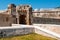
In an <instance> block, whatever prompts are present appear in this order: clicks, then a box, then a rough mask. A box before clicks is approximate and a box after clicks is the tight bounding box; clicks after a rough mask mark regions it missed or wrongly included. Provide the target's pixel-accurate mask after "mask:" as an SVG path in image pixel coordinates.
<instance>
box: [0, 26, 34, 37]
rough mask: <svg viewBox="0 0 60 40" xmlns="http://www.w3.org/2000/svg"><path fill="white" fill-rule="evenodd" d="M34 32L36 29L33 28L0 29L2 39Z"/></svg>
mask: <svg viewBox="0 0 60 40" xmlns="http://www.w3.org/2000/svg"><path fill="white" fill-rule="evenodd" d="M33 32H34V28H32V27H12V28H10V27H8V28H3V29H0V37H7V36H13V35H24V34H30V33H33Z"/></svg>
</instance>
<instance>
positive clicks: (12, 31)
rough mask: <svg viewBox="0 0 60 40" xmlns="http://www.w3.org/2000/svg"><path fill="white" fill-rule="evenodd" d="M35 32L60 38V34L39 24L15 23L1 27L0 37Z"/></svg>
mask: <svg viewBox="0 0 60 40" xmlns="http://www.w3.org/2000/svg"><path fill="white" fill-rule="evenodd" d="M33 32H35V33H37V34H42V35H45V36H48V37H53V38H59V39H60V35H59V34H57V33H55V32H52V31H50V30H47V29H44V28H41V27H39V26H33V25H19V24H14V25H12V27H0V37H7V36H13V35H25V34H30V33H33Z"/></svg>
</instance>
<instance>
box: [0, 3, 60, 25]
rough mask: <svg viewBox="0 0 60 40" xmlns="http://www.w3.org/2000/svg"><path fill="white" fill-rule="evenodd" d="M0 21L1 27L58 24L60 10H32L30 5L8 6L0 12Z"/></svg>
mask: <svg viewBox="0 0 60 40" xmlns="http://www.w3.org/2000/svg"><path fill="white" fill-rule="evenodd" d="M1 15H2V16H1ZM2 17H3V18H2ZM0 19H1V20H0V25H1V26H10V25H11V24H25V25H31V24H60V9H58V8H57V9H53V8H52V9H40V10H38V9H34V10H32V7H31V5H24V4H23V5H19V6H16V5H15V4H10V5H8V8H7V10H5V11H0ZM4 21H5V22H4ZM7 21H8V22H7Z"/></svg>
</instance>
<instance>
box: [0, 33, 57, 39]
mask: <svg viewBox="0 0 60 40" xmlns="http://www.w3.org/2000/svg"><path fill="white" fill-rule="evenodd" d="M0 40H57V39H55V38H51V37H46V36H42V35H39V34H35V33H32V34H27V35H22V36H12V37H6V38H0Z"/></svg>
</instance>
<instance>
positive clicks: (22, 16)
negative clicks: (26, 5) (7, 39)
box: [19, 15, 26, 24]
mask: <svg viewBox="0 0 60 40" xmlns="http://www.w3.org/2000/svg"><path fill="white" fill-rule="evenodd" d="M25 18H26V15H20V16H19V24H26V19H25Z"/></svg>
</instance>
